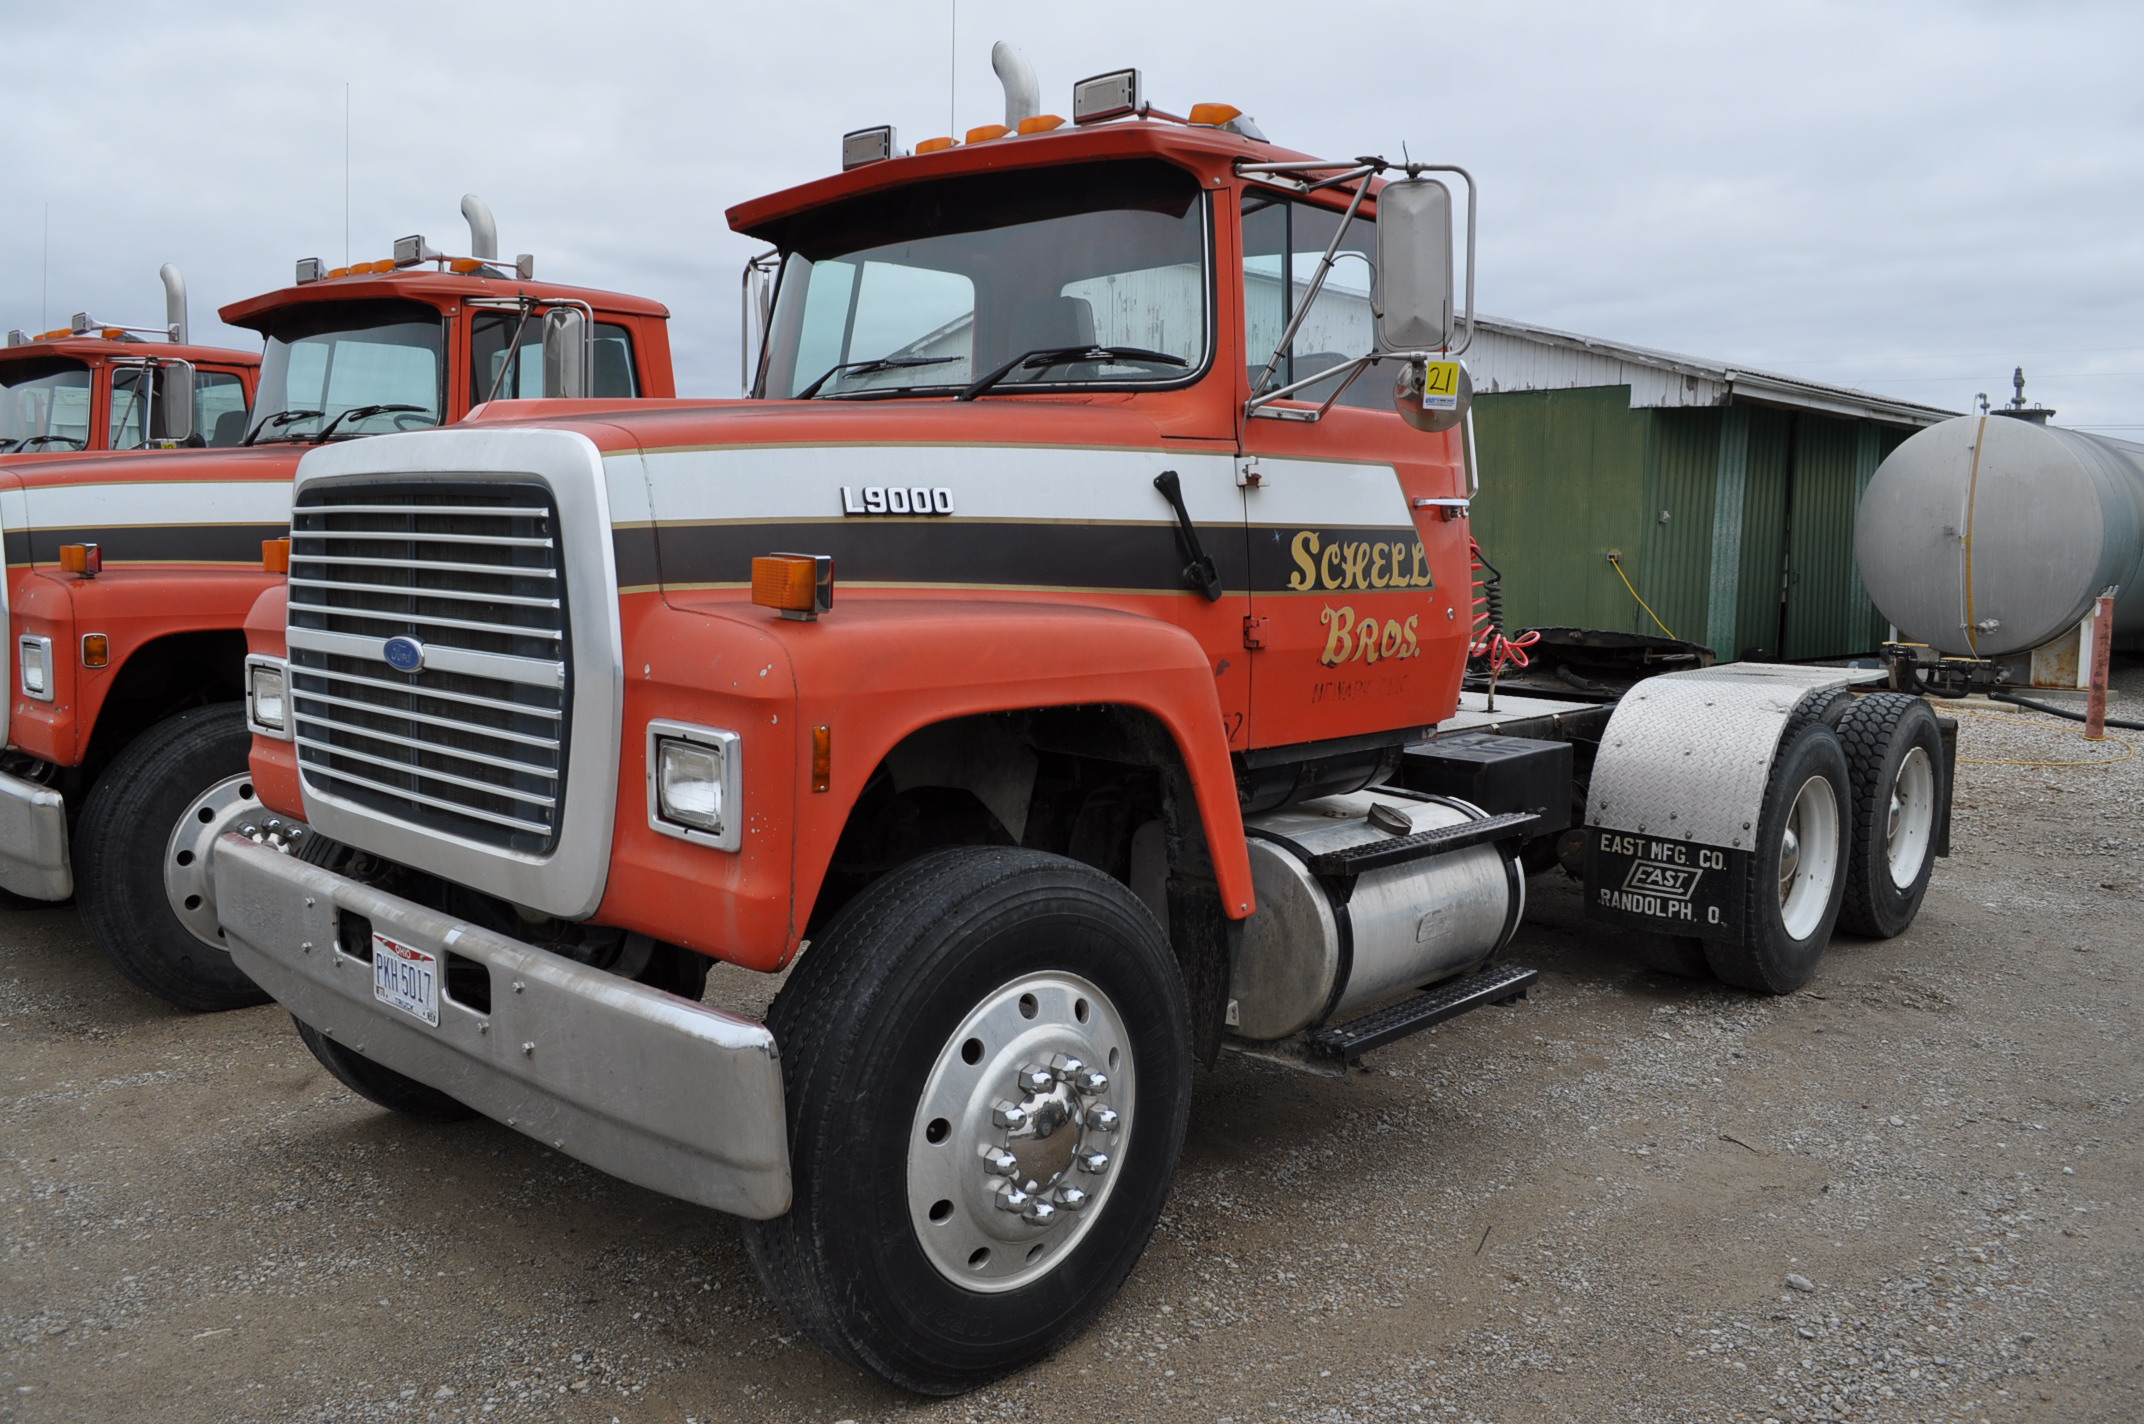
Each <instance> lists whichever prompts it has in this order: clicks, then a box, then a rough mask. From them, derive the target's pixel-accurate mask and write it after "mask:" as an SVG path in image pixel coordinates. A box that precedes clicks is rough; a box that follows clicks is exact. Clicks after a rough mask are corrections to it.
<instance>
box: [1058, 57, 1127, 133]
mask: <svg viewBox="0 0 2144 1424" xmlns="http://www.w3.org/2000/svg"><path fill="white" fill-rule="evenodd" d="M1139 97H1140V96H1139V71H1138V70H1136V69H1118V70H1112V71H1111V72H1110V73H1108V74H1097V75H1095V76H1094V77H1093V78H1092V79H1082V80H1080V82H1079V83H1077V84H1075V85H1073V86H1072V122H1073V123H1075V124H1091V123H1097V122H1099V121H1100V120H1102V119H1113V118H1116V117H1117V116H1118V115H1119V114H1130V113H1136V112H1138V109H1139Z"/></svg>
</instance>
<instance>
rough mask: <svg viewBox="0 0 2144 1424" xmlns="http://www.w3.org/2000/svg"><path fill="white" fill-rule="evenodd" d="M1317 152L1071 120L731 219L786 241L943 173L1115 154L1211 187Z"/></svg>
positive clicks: (779, 200)
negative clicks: (797, 226) (857, 205)
mask: <svg viewBox="0 0 2144 1424" xmlns="http://www.w3.org/2000/svg"><path fill="white" fill-rule="evenodd" d="M1309 157H1311V155H1309V154H1302V153H1295V152H1292V151H1290V150H1288V149H1284V148H1280V147H1278V146H1277V145H1274V144H1271V143H1263V142H1260V141H1258V140H1256V139H1251V138H1246V137H1244V136H1243V135H1241V134H1236V133H1231V132H1229V131H1228V130H1226V129H1219V128H1208V127H1206V126H1204V125H1194V124H1188V123H1182V122H1178V121H1176V120H1173V119H1168V118H1163V117H1158V116H1156V117H1140V118H1126V119H1116V120H1109V121H1105V122H1102V123H1097V124H1088V125H1084V126H1074V125H1072V124H1066V125H1065V126H1064V127H1062V128H1056V129H1050V130H1048V131H1046V132H1043V133H1033V134H1008V135H1006V136H1005V137H1003V138H997V139H991V140H989V141H988V142H985V143H971V144H961V145H958V146H956V147H953V148H941V149H939V150H937V151H936V152H934V153H919V154H914V155H911V156H909V157H905V158H888V159H883V160H881V161H879V162H876V163H866V164H862V165H860V166H858V167H855V168H851V169H849V170H848V171H847V172H845V173H837V174H835V175H833V176H832V177H828V178H819V179H815V180H813V181H812V182H809V183H802V184H799V185H798V186H796V187H794V188H784V189H783V190H782V191H780V192H778V193H770V194H768V195H767V196H766V197H764V198H754V199H753V200H752V201H750V202H747V203H739V204H738V205H737V206H736V207H734V208H731V209H730V210H729V213H728V217H729V223H730V227H731V228H732V229H734V230H735V231H737V232H741V233H743V234H745V235H746V236H747V237H756V238H759V239H761V240H762V241H766V242H774V243H779V242H780V240H781V239H780V233H781V231H782V227H783V224H784V222H785V220H786V219H789V218H792V217H795V216H797V215H798V214H800V213H803V212H806V211H808V210H810V209H813V208H820V207H824V206H826V205H828V204H830V203H838V202H840V201H842V200H843V199H845V198H854V197H857V196H859V195H861V194H865V193H876V192H883V191H885V190H887V189H889V188H898V187H902V186H904V185H906V184H910V183H917V182H923V181H927V180H930V179H935V178H950V177H954V176H956V175H965V174H971V173H989V172H995V171H1001V170H1004V169H1011V168H1054V167H1060V166H1062V165H1065V164H1068V163H1091V162H1097V161H1102V160H1108V159H1114V158H1160V159H1163V160H1166V161H1168V162H1171V163H1174V164H1176V165H1177V166H1178V167H1181V168H1187V169H1189V170H1191V171H1192V172H1193V173H1196V174H1198V175H1199V177H1200V178H1201V179H1202V180H1203V181H1204V182H1205V184H1206V186H1207V187H1209V188H1210V187H1214V186H1216V185H1217V184H1219V183H1222V182H1225V181H1227V180H1228V179H1229V178H1231V177H1233V176H1234V172H1235V165H1236V163H1237V162H1238V161H1247V162H1251V163H1286V162H1290V161H1293V160H1299V159H1305V158H1309Z"/></svg>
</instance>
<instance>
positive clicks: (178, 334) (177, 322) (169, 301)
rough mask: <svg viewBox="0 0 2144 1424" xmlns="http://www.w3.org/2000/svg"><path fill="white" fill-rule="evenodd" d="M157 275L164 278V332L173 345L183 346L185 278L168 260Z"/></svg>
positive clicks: (184, 338) (184, 336)
mask: <svg viewBox="0 0 2144 1424" xmlns="http://www.w3.org/2000/svg"><path fill="white" fill-rule="evenodd" d="M157 275H158V276H159V277H162V278H163V279H164V323H165V327H164V329H165V333H166V334H167V335H168V336H170V338H171V341H172V344H173V345H175V346H184V345H185V344H186V279H185V278H184V277H181V276H180V275H179V269H178V268H176V267H174V266H172V265H171V264H170V263H169V262H166V263H165V264H164V265H163V267H162V268H161V269H160V270H159V271H158V272H157Z"/></svg>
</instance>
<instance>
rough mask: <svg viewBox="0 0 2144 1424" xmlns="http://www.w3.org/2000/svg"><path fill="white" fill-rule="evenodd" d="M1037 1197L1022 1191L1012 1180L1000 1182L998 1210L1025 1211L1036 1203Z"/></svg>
mask: <svg viewBox="0 0 2144 1424" xmlns="http://www.w3.org/2000/svg"><path fill="white" fill-rule="evenodd" d="M1034 1200H1035V1198H1034V1197H1033V1196H1032V1195H1030V1194H1029V1193H1027V1192H1023V1191H1021V1190H1020V1189H1019V1188H1018V1187H1016V1186H1014V1185H1013V1184H1012V1183H1011V1182H1000V1183H998V1210H999V1211H1012V1212H1024V1211H1026V1210H1027V1209H1028V1207H1029V1206H1031V1205H1033V1204H1034Z"/></svg>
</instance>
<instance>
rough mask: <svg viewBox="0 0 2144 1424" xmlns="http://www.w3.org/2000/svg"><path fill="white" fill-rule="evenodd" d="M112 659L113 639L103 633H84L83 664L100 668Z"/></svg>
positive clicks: (87, 666)
mask: <svg viewBox="0 0 2144 1424" xmlns="http://www.w3.org/2000/svg"><path fill="white" fill-rule="evenodd" d="M111 660H112V640H111V638H110V637H108V636H107V635H105V634H103V633H84V634H83V635H82V666H83V667H86V668H100V667H103V666H104V665H105V664H107V663H109V662H110V661H111Z"/></svg>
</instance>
